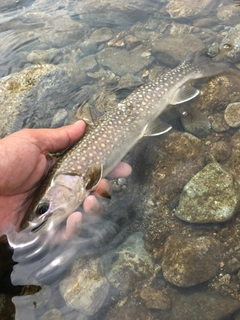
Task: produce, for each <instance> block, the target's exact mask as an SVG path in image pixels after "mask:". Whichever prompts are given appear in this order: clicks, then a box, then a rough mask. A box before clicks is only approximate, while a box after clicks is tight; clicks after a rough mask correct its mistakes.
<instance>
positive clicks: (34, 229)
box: [31, 220, 47, 233]
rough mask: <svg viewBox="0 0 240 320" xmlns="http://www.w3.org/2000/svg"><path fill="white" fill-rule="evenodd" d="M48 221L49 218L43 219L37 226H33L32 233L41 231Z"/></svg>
mask: <svg viewBox="0 0 240 320" xmlns="http://www.w3.org/2000/svg"><path fill="white" fill-rule="evenodd" d="M46 223H47V220H45V221H43V222H42V223H41V224H39V225H38V226H37V227H35V228H33V229H32V230H31V233H36V232H37V231H39V230H40V229H41V228H42V227H43V226H44V225H45V224H46Z"/></svg>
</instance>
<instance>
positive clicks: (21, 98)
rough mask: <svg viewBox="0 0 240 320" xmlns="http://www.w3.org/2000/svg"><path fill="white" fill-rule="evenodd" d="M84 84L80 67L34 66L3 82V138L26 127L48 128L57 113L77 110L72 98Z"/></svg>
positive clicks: (0, 125) (0, 87)
mask: <svg viewBox="0 0 240 320" xmlns="http://www.w3.org/2000/svg"><path fill="white" fill-rule="evenodd" d="M84 80H85V73H84V72H83V71H82V70H81V69H80V66H79V65H77V64H68V65H58V66H55V65H50V64H47V65H37V66H31V67H29V68H26V69H24V70H22V71H21V72H19V73H15V74H11V75H9V76H7V77H4V78H2V79H1V80H0V92H1V95H0V104H1V109H0V136H1V137H4V136H5V135H7V134H10V133H13V132H15V131H17V130H20V129H22V128H23V127H25V128H26V127H49V126H50V125H51V121H52V117H53V115H54V114H55V112H56V111H57V110H59V109H61V108H64V107H66V108H71V106H72V107H73V106H74V104H75V103H76V100H74V97H73V99H70V97H71V95H72V93H73V92H74V91H75V92H76V91H78V90H80V88H81V85H82V83H83V81H84ZM74 95H75V96H76V93H74ZM75 99H77V97H75ZM77 100H78V99H77ZM78 102H79V101H78Z"/></svg>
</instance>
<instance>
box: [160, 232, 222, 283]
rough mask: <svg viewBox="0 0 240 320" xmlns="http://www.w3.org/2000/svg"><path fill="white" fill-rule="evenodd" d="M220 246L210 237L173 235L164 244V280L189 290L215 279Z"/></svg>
mask: <svg viewBox="0 0 240 320" xmlns="http://www.w3.org/2000/svg"><path fill="white" fill-rule="evenodd" d="M220 252H221V251H220V243H219V242H218V241H217V240H215V239H214V238H211V237H192V238H186V239H185V238H183V237H180V236H170V237H168V238H167V240H166V242H165V245H164V255H163V261H162V270H163V276H164V278H165V279H166V280H167V281H169V282H170V283H172V284H174V285H176V286H179V287H190V286H194V285H196V284H198V283H201V282H204V281H206V280H209V279H211V278H212V277H214V276H215V275H216V274H217V272H218V268H219V263H220V260H221V259H220V257H221V255H220Z"/></svg>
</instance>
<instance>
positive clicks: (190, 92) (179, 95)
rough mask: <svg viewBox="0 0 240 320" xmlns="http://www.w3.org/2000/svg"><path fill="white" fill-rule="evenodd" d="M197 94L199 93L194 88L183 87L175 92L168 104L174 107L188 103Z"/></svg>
mask: <svg viewBox="0 0 240 320" xmlns="http://www.w3.org/2000/svg"><path fill="white" fill-rule="evenodd" d="M199 92H200V91H199V90H198V89H196V88H194V87H191V86H186V85H184V86H182V87H180V88H179V89H178V90H177V91H176V93H175V95H174V96H173V98H172V100H171V101H170V103H171V104H173V105H175V104H179V103H183V102H186V101H189V100H191V99H193V98H195V97H196V96H197V95H198V94H199Z"/></svg>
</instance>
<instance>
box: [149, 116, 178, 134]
mask: <svg viewBox="0 0 240 320" xmlns="http://www.w3.org/2000/svg"><path fill="white" fill-rule="evenodd" d="M171 129H172V126H170V125H169V124H167V123H165V122H163V121H162V120H160V119H159V118H157V119H155V120H154V121H153V122H152V123H150V124H149V125H147V126H146V128H145V131H144V137H155V136H160V135H161V134H164V133H166V132H168V131H169V130H171Z"/></svg>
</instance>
